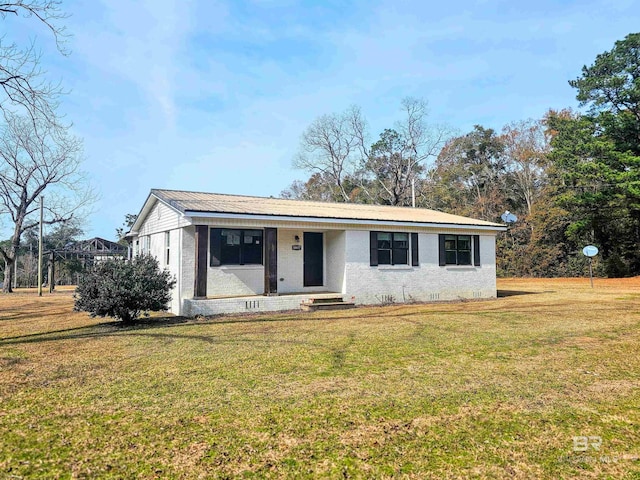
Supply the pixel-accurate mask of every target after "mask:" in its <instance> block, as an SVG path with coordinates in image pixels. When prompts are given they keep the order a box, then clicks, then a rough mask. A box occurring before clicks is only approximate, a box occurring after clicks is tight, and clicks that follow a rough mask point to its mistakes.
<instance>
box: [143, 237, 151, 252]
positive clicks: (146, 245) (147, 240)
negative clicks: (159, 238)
mask: <svg viewBox="0 0 640 480" xmlns="http://www.w3.org/2000/svg"><path fill="white" fill-rule="evenodd" d="M149 253H151V237H150V236H149V235H147V236H145V237H142V254H143V255H149Z"/></svg>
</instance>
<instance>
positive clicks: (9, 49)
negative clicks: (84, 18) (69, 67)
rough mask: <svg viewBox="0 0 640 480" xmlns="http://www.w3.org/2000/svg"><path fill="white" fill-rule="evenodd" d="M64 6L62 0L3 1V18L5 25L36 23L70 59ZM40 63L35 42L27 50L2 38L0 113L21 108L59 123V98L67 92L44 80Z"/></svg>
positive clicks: (1, 15)
mask: <svg viewBox="0 0 640 480" xmlns="http://www.w3.org/2000/svg"><path fill="white" fill-rule="evenodd" d="M60 4H61V0H15V1H12V2H2V1H0V18H2V20H3V21H5V22H6V21H9V20H11V19H15V18H20V17H23V18H31V19H35V20H36V21H37V22H39V23H40V24H41V25H42V26H44V27H45V28H46V29H47V30H48V31H49V32H50V33H51V34H52V35H53V37H54V40H55V42H56V46H57V48H58V51H59V52H60V53H62V54H63V55H66V54H67V50H66V48H65V40H66V39H67V37H68V35H67V33H66V31H65V27H64V26H62V25H61V24H60V21H61V20H63V19H65V18H67V15H66V14H65V13H63V12H62V10H61V9H60ZM40 60H41V54H40V52H39V51H38V50H37V48H36V46H35V43H34V42H33V41H32V42H31V43H30V44H28V45H26V46H25V45H18V44H17V43H15V42H13V41H11V39H8V38H7V35H6V34H5V35H4V36H3V37H2V38H0V86H1V87H2V90H0V111H4V112H6V111H7V110H8V109H11V108H13V107H18V108H22V109H23V113H24V112H26V113H28V114H29V115H30V116H32V117H34V118H35V117H40V119H42V118H46V119H47V120H48V121H51V122H55V121H56V115H55V110H56V108H57V106H58V98H59V97H60V95H61V94H62V93H64V92H63V90H62V87H61V86H60V85H59V84H55V83H51V82H49V81H47V80H45V79H44V78H43V76H44V72H43V71H42V69H41V67H40Z"/></svg>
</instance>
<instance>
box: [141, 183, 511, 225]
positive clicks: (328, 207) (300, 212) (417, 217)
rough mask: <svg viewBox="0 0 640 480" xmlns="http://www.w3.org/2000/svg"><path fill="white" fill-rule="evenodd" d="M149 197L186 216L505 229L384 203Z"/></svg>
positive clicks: (169, 193) (159, 193) (163, 193)
mask: <svg viewBox="0 0 640 480" xmlns="http://www.w3.org/2000/svg"><path fill="white" fill-rule="evenodd" d="M151 196H155V197H157V198H158V199H159V200H161V201H163V202H165V203H166V204H168V205H170V206H172V207H173V208H174V209H176V210H178V211H180V212H181V213H183V214H186V215H189V216H197V214H198V213H202V214H212V213H215V214H233V215H268V216H277V217H300V218H301V219H302V218H321V219H340V220H355V221H359V222H361V221H367V220H371V221H375V222H389V223H394V222H403V223H404V222H410V223H420V224H424V223H435V224H445V225H465V226H472V225H474V226H482V227H494V228H495V229H496V230H502V229H504V226H503V225H501V224H498V223H492V222H487V221H484V220H476V219H473V218H468V217H462V216H459V215H452V214H449V213H444V212H439V211H436V210H429V209H426V208H410V207H395V206H387V205H363V204H356V203H332V202H312V201H307V200H288V199H282V198H273V197H269V198H266V197H251V196H243V195H227V194H221V193H203V192H188V191H181V190H164V189H153V190H151Z"/></svg>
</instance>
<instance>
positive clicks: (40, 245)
mask: <svg viewBox="0 0 640 480" xmlns="http://www.w3.org/2000/svg"><path fill="white" fill-rule="evenodd" d="M43 217H44V197H40V235H39V238H38V296H40V297H41V296H42V220H43Z"/></svg>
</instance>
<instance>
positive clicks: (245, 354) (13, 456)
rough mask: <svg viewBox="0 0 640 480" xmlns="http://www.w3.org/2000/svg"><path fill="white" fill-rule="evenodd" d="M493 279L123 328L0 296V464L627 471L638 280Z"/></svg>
mask: <svg viewBox="0 0 640 480" xmlns="http://www.w3.org/2000/svg"><path fill="white" fill-rule="evenodd" d="M499 288H500V290H501V292H502V293H503V294H505V295H506V296H504V297H502V298H499V299H497V300H495V301H477V302H476V301H470V302H461V303H446V304H445V303H442V304H417V305H406V306H397V305H396V306H386V307H371V308H369V307H368V308H357V309H354V310H348V311H338V312H326V313H324V312H316V313H288V314H277V315H260V316H257V315H256V316H249V317H246V316H245V317H241V316H238V317H233V316H229V317H225V318H217V319H212V320H210V321H208V322H202V321H200V322H197V321H193V322H184V323H175V322H174V323H170V322H166V321H165V322H161V323H159V324H157V325H140V326H138V327H135V328H126V329H125V328H121V327H119V326H118V325H117V324H116V323H113V322H109V321H106V320H105V319H91V318H89V317H88V316H87V315H86V314H81V313H73V312H72V311H71V308H72V303H73V299H72V296H71V293H70V292H58V293H55V294H53V295H48V294H44V296H43V297H41V298H39V297H37V295H35V294H34V293H33V292H25V293H17V294H13V295H0V402H1V407H0V478H23V477H24V478H33V477H46V478H57V477H60V478H69V477H71V478H96V477H97V478H136V477H139V478H209V477H214V478H217V477H220V478H225V477H238V476H240V477H259V478H261V477H272V478H282V477H288V478H299V477H333V478H337V477H341V478H351V477H355V478H390V477H405V478H434V479H435V478H437V479H441V478H522V479H530V478H549V479H556V478H636V479H640V408H639V407H640V278H635V279H625V280H596V281H595V289H593V290H592V289H591V288H590V287H589V281H588V280H585V279H564V280H528V279H527V280H524V279H521V280H501V281H499ZM574 437H578V438H576V439H574ZM583 437H592V438H591V439H585V438H583ZM597 437H599V438H597ZM585 442H586V443H585ZM598 446H599V449H598V450H596V449H595V447H598ZM574 447H578V449H580V448H581V447H586V448H588V449H587V450H586V451H575V449H574Z"/></svg>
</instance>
